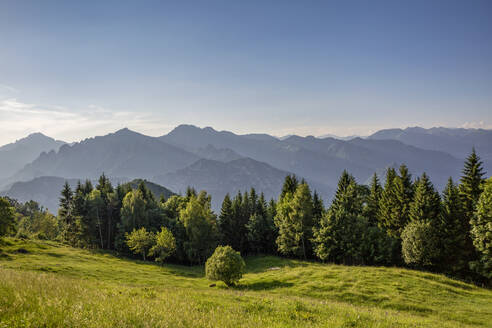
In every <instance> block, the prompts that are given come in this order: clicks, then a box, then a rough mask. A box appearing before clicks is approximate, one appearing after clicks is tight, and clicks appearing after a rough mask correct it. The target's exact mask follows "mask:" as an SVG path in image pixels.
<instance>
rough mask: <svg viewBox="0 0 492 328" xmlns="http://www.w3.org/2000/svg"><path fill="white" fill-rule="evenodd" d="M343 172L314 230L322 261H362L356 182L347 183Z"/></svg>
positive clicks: (359, 206) (317, 252)
mask: <svg viewBox="0 0 492 328" xmlns="http://www.w3.org/2000/svg"><path fill="white" fill-rule="evenodd" d="M346 181H347V180H346V175H345V174H342V177H341V178H340V181H339V186H338V190H337V197H336V198H335V199H334V200H333V203H332V205H331V206H330V208H329V210H328V212H327V213H326V214H325V215H324V216H323V218H322V220H321V227H320V228H319V229H315V231H314V240H313V242H314V244H315V248H314V249H315V254H316V256H317V257H318V258H320V259H321V260H323V261H333V262H336V263H344V264H359V263H362V256H361V255H362V254H361V240H362V232H363V229H362V223H363V222H362V220H363V218H362V217H361V213H362V204H361V203H360V197H359V196H358V195H357V186H356V183H355V182H354V181H353V180H351V181H350V183H349V185H348V186H346V185H345V183H346Z"/></svg>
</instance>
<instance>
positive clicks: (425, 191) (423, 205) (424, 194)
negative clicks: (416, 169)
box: [409, 173, 441, 225]
mask: <svg viewBox="0 0 492 328" xmlns="http://www.w3.org/2000/svg"><path fill="white" fill-rule="evenodd" d="M440 207H441V200H440V197H439V193H437V191H436V190H435V189H434V186H433V185H432V183H431V182H430V180H429V178H428V177H427V174H425V173H424V174H422V177H420V178H419V179H418V180H417V183H416V184H415V194H414V197H413V201H412V203H411V204H410V210H409V218H410V220H411V221H429V222H431V224H433V225H437V223H438V220H439V214H440V212H441V208H440Z"/></svg>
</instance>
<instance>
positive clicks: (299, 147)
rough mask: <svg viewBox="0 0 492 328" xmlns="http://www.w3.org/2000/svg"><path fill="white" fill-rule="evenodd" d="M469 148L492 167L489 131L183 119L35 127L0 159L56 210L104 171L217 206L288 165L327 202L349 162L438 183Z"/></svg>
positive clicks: (14, 184)
mask: <svg viewBox="0 0 492 328" xmlns="http://www.w3.org/2000/svg"><path fill="white" fill-rule="evenodd" d="M473 147H475V149H476V150H477V152H478V153H479V155H480V156H481V157H482V158H483V159H484V162H485V163H484V164H485V169H486V171H488V172H491V169H492V166H491V164H492V131H491V130H478V129H449V128H432V129H423V128H407V129H391V130H381V131H378V132H376V133H374V134H373V135H371V136H369V137H367V138H360V137H354V138H351V139H349V140H342V139H340V138H333V137H323V138H321V137H319V138H315V137H313V136H307V137H300V136H296V135H292V136H287V137H285V138H276V137H273V136H270V135H268V134H245V135H238V134H234V133H232V132H229V131H217V130H215V129H213V128H211V127H206V128H199V127H196V126H193V125H180V126H178V127H176V128H175V129H174V130H172V131H171V132H170V133H168V134H165V135H163V136H160V137H150V136H146V135H143V134H140V133H137V132H134V131H131V130H128V129H122V130H119V131H116V132H115V133H111V134H108V135H105V136H98V137H94V138H89V139H85V140H83V141H81V142H77V143H74V144H70V145H69V144H66V143H64V142H62V141H56V140H54V139H52V138H49V137H46V136H43V135H41V134H34V135H30V136H28V137H27V138H24V139H21V140H19V141H17V142H16V143H13V144H9V145H6V146H3V147H1V148H0V165H4V167H5V169H4V170H3V173H4V175H3V176H0V177H3V179H2V180H1V181H0V187H1V188H0V189H4V190H5V191H4V193H5V194H7V195H10V196H12V197H16V198H19V200H28V198H29V197H31V198H33V199H34V200H37V201H39V202H40V203H41V204H42V205H44V206H46V207H48V208H50V209H53V210H54V208H53V206H56V203H57V198H58V194H59V189H60V188H59V187H60V186H61V184H63V181H65V179H69V181H70V182H71V183H73V182H74V181H77V180H78V179H82V180H85V179H96V178H97V177H98V176H99V175H100V174H101V173H103V172H104V173H105V174H106V175H107V176H108V177H110V178H111V179H113V181H119V182H124V181H131V180H133V179H136V178H142V179H146V180H148V181H152V182H155V183H158V184H161V185H163V186H166V187H167V188H169V189H171V190H172V191H174V192H178V193H179V192H183V191H184V190H185V189H186V187H188V186H193V187H195V188H196V189H198V190H201V189H205V190H207V191H209V192H210V193H211V195H212V199H213V207H214V208H215V209H218V207H219V206H220V203H221V201H222V199H223V197H224V195H225V194H226V193H236V192H237V191H238V190H246V189H249V188H251V187H254V188H255V189H257V191H259V192H264V193H265V196H267V198H270V197H276V196H277V195H278V193H279V192H280V189H281V186H282V182H283V179H284V177H285V175H287V174H289V173H293V174H296V175H298V176H299V177H301V178H305V179H306V180H307V181H308V182H309V183H310V185H311V186H312V187H313V189H316V190H317V191H318V192H319V194H320V195H321V196H322V197H323V198H324V199H325V200H326V201H327V200H329V199H330V198H331V196H332V194H333V191H334V190H335V188H336V184H337V181H338V178H339V176H340V174H341V173H342V172H343V170H345V169H346V170H348V171H349V172H350V173H352V174H353V175H354V176H355V177H356V178H357V180H358V181H359V182H360V183H366V182H367V181H368V180H369V178H370V176H371V175H372V174H373V173H374V172H376V173H378V174H379V175H380V177H381V176H382V175H383V174H384V171H385V170H386V169H387V168H388V167H398V166H399V165H400V164H402V163H404V164H406V165H407V166H408V167H409V169H410V171H411V172H412V174H413V175H414V176H417V175H420V174H422V173H423V172H424V171H425V172H427V173H428V174H429V176H430V177H431V179H432V181H433V182H434V184H435V185H436V186H437V187H438V188H442V187H443V186H444V184H445V183H446V180H447V179H448V177H449V176H452V177H453V178H455V179H456V178H458V177H459V175H460V172H461V169H462V166H463V160H464V158H465V157H466V156H467V155H468V154H469V153H470V152H471V149H472V148H473ZM21 149H29V151H21ZM26 154H29V156H27V155H26ZM47 181H51V182H50V183H48V182H47ZM55 181H56V182H55ZM20 182H21V183H20ZM59 185H60V186H59ZM47 189H56V190H53V191H51V190H50V191H48V190H47ZM35 190H40V191H41V193H38V192H33V191H35ZM43 190H45V192H44V195H41V194H42V193H43V192H42V191H43ZM48 205H49V206H48Z"/></svg>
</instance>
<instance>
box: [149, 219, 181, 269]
mask: <svg viewBox="0 0 492 328" xmlns="http://www.w3.org/2000/svg"><path fill="white" fill-rule="evenodd" d="M175 251H176V240H175V239H174V236H173V234H172V232H171V231H169V230H168V229H167V228H164V227H162V228H161V232H159V233H157V235H156V236H155V245H154V246H152V248H151V249H150V251H149V255H150V256H154V257H155V260H156V262H164V260H165V259H166V258H168V257H169V256H171V255H172V254H173V253H174V252H175Z"/></svg>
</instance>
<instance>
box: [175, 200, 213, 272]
mask: <svg viewBox="0 0 492 328" xmlns="http://www.w3.org/2000/svg"><path fill="white" fill-rule="evenodd" d="M179 220H180V221H181V222H182V223H183V226H184V228H185V231H186V238H187V239H186V241H185V242H184V244H183V247H184V249H185V252H186V254H187V256H188V261H190V262H191V263H204V262H205V260H206V259H207V258H208V257H209V256H210V255H211V254H212V252H213V250H214V249H215V247H216V246H217V243H218V233H217V226H216V221H215V215H214V214H213V212H212V210H211V209H210V197H208V196H207V195H206V194H204V193H200V195H198V197H196V196H194V195H190V198H189V201H188V204H187V205H186V208H184V209H183V210H181V212H180V215H179Z"/></svg>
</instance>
